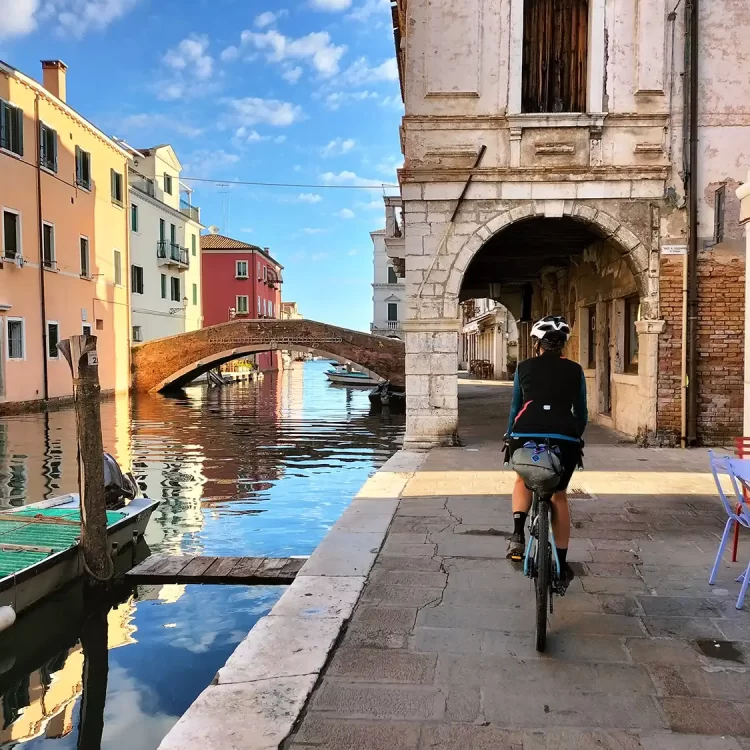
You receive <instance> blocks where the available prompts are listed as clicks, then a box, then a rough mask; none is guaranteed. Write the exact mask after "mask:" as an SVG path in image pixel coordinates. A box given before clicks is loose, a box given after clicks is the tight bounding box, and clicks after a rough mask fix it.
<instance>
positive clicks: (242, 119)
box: [227, 96, 302, 127]
mask: <svg viewBox="0 0 750 750" xmlns="http://www.w3.org/2000/svg"><path fill="white" fill-rule="evenodd" d="M227 103H228V105H229V111H230V114H231V115H232V119H234V120H236V121H238V122H239V123H240V124H241V125H243V126H247V125H258V124H264V125H273V126H274V127H286V126H287V125H291V124H292V123H294V122H297V121H298V120H300V119H301V118H302V108H301V107H299V106H298V105H296V104H292V103H291V102H282V101H279V100H278V99H259V98H257V97H253V96H248V97H245V98H244V99H229V100H228V102H227Z"/></svg>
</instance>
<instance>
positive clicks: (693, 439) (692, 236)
mask: <svg viewBox="0 0 750 750" xmlns="http://www.w3.org/2000/svg"><path fill="white" fill-rule="evenodd" d="M685 34H686V39H685V54H686V63H687V65H686V72H687V73H688V76H689V77H688V87H687V88H688V89H689V93H688V97H689V107H688V108H687V109H688V111H687V113H686V117H687V120H688V122H687V125H688V134H689V135H688V137H689V142H688V144H687V145H688V152H687V158H688V161H687V170H686V172H687V178H688V190H687V194H688V203H687V210H688V254H687V262H688V268H687V342H686V343H687V420H686V422H687V424H686V427H687V429H686V432H685V444H686V446H687V447H694V446H695V445H696V444H697V442H698V434H697V433H698V0H688V1H687V3H686V5H685Z"/></svg>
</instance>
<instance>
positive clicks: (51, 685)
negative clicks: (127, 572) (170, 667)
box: [0, 598, 136, 747]
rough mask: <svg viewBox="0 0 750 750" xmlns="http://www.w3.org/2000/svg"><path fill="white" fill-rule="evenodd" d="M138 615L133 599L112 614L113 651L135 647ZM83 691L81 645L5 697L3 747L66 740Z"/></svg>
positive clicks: (109, 619) (0, 740)
mask: <svg viewBox="0 0 750 750" xmlns="http://www.w3.org/2000/svg"><path fill="white" fill-rule="evenodd" d="M134 615H135V604H134V603H133V599H132V598H130V599H128V601H127V602H125V603H124V604H121V605H120V606H119V607H118V608H117V609H112V610H110V612H109V614H108V615H107V624H108V632H109V648H110V649H114V648H119V647H121V646H126V645H128V644H130V643H135V638H134V634H135V632H136V627H135V625H133V617H134ZM82 690H83V651H82V649H81V644H80V643H77V644H76V645H75V646H74V647H73V648H71V649H66V650H64V651H61V652H60V653H59V654H57V655H56V656H54V657H53V658H52V659H49V660H48V661H47V662H45V663H44V664H42V666H40V667H39V668H38V669H36V670H35V671H34V672H32V673H31V674H30V675H28V676H27V677H26V678H24V679H23V680H21V681H19V682H18V683H16V686H15V689H13V690H9V691H7V692H6V693H5V694H4V695H3V696H2V702H3V729H2V730H0V747H14V746H15V744H16V743H19V742H28V741H29V740H33V739H36V738H38V737H45V738H46V739H59V738H60V737H65V736H66V735H67V734H69V733H70V732H71V730H72V729H73V712H74V709H75V704H76V700H77V699H78V697H79V696H80V695H81V692H82Z"/></svg>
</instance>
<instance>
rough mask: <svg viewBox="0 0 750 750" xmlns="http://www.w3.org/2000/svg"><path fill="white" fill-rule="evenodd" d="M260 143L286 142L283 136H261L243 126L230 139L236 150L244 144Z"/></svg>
mask: <svg viewBox="0 0 750 750" xmlns="http://www.w3.org/2000/svg"><path fill="white" fill-rule="evenodd" d="M261 141H273V143H284V142H285V141H286V136H285V135H276V136H272V135H261V134H260V133H259V132H258V131H257V130H253V129H252V128H246V127H245V126H244V125H242V126H241V127H239V128H237V130H235V131H234V136H233V137H232V143H233V144H234V145H235V146H237V147H238V148H239V147H241V146H243V145H245V144H246V143H260V142H261Z"/></svg>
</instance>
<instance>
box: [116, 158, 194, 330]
mask: <svg viewBox="0 0 750 750" xmlns="http://www.w3.org/2000/svg"><path fill="white" fill-rule="evenodd" d="M181 171H182V165H181V164H180V162H179V160H178V158H177V156H176V154H175V152H174V150H173V149H172V147H171V146H169V145H167V144H164V145H161V146H155V147H154V148H148V149H141V150H139V151H137V152H134V160H133V166H132V167H131V169H130V171H129V175H128V176H129V193H130V258H131V269H130V282H131V300H132V306H133V318H132V325H133V341H134V342H138V341H149V340H151V339H157V338H163V337H164V336H174V335H175V334H178V333H185V332H186V331H194V330H195V329H197V328H201V327H202V325H203V308H202V303H201V300H202V290H201V244H200V230H201V228H202V226H201V223H200V209H198V207H197V206H193V205H192V202H191V191H190V190H189V188H187V187H186V186H184V185H182V184H181V183H180V172H181Z"/></svg>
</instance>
